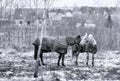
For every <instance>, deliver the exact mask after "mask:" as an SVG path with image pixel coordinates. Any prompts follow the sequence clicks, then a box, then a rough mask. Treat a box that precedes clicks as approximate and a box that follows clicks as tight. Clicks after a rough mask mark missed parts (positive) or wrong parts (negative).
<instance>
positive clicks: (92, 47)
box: [73, 34, 97, 66]
mask: <svg viewBox="0 0 120 81" xmlns="http://www.w3.org/2000/svg"><path fill="white" fill-rule="evenodd" d="M73 48H75V49H77V50H79V51H78V52H75V53H74V52H73V56H75V57H76V60H75V64H76V65H78V57H79V53H84V52H86V53H87V57H86V59H87V62H86V65H87V66H88V61H89V53H91V54H92V66H94V55H95V54H96V53H97V42H96V40H95V39H94V37H93V35H92V34H90V35H89V36H87V34H85V36H84V37H83V38H82V40H81V41H80V44H79V45H78V44H75V45H73Z"/></svg>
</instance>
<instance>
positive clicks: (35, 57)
mask: <svg viewBox="0 0 120 81" xmlns="http://www.w3.org/2000/svg"><path fill="white" fill-rule="evenodd" d="M38 51H39V46H35V48H34V60H37V54H38Z"/></svg>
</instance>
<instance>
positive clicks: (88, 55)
mask: <svg viewBox="0 0 120 81" xmlns="http://www.w3.org/2000/svg"><path fill="white" fill-rule="evenodd" d="M88 61H89V53H88V52H87V62H86V65H87V66H88Z"/></svg>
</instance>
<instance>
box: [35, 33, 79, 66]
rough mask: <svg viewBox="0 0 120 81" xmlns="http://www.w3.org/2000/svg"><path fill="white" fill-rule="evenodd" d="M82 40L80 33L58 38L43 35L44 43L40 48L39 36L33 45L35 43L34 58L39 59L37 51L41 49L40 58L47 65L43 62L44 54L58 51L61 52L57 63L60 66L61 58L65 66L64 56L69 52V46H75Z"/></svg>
mask: <svg viewBox="0 0 120 81" xmlns="http://www.w3.org/2000/svg"><path fill="white" fill-rule="evenodd" d="M80 41H81V36H80V35H78V36H77V37H69V36H68V37H65V38H63V39H61V40H60V39H56V38H50V37H43V38H42V44H41V49H40V50H38V49H39V45H40V40H39V38H37V39H36V40H35V41H34V43H33V45H34V59H35V60H37V53H38V51H40V54H39V56H40V59H41V63H42V65H46V64H44V62H43V54H44V53H48V52H56V53H58V54H59V57H58V62H57V65H58V66H60V60H61V59H62V66H65V64H64V57H65V54H67V49H68V46H73V45H75V44H79V43H80Z"/></svg>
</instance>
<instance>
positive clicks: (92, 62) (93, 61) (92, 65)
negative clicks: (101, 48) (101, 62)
mask: <svg viewBox="0 0 120 81" xmlns="http://www.w3.org/2000/svg"><path fill="white" fill-rule="evenodd" d="M92 66H94V53H92Z"/></svg>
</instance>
